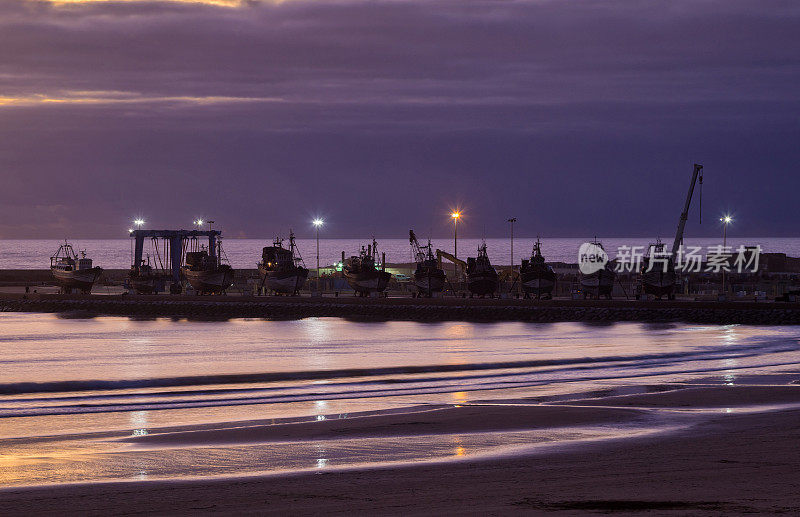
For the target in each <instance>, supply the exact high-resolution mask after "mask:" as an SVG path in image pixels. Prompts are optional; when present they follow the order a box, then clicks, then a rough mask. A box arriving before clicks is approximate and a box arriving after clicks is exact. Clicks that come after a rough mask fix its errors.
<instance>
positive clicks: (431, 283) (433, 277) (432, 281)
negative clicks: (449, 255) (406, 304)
mask: <svg viewBox="0 0 800 517" xmlns="http://www.w3.org/2000/svg"><path fill="white" fill-rule="evenodd" d="M445 281H446V275H445V273H444V271H442V270H441V269H436V270H432V271H417V272H415V273H414V287H415V288H416V289H417V292H418V293H419V294H420V295H423V296H430V295H432V294H433V293H440V292H442V291H443V290H444V284H445Z"/></svg>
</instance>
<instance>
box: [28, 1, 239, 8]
mask: <svg viewBox="0 0 800 517" xmlns="http://www.w3.org/2000/svg"><path fill="white" fill-rule="evenodd" d="M43 1H45V2H48V3H51V4H53V5H55V6H57V7H58V6H67V5H75V4H78V5H80V4H102V3H111V2H126V3H137V2H146V1H149V0H43ZM165 1H166V2H171V3H176V4H200V5H211V6H216V7H242V6H244V5H245V1H246V0H165Z"/></svg>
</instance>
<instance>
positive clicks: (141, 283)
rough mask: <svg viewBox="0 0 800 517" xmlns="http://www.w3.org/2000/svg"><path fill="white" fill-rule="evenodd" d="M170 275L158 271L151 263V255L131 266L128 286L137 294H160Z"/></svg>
mask: <svg viewBox="0 0 800 517" xmlns="http://www.w3.org/2000/svg"><path fill="white" fill-rule="evenodd" d="M167 280H168V276H167V275H166V274H165V273H163V272H158V271H157V270H155V269H153V266H151V265H150V256H149V255H148V256H147V260H146V261H145V260H142V261H141V263H140V264H139V265H138V266H136V265H133V266H131V270H130V272H129V273H128V286H129V287H130V289H132V290H133V292H135V293H136V294H158V293H159V292H161V291H163V290H164V288H165V286H166V284H167Z"/></svg>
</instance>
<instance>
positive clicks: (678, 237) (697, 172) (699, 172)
mask: <svg viewBox="0 0 800 517" xmlns="http://www.w3.org/2000/svg"><path fill="white" fill-rule="evenodd" d="M698 176H699V178H700V208H701V210H702V206H703V166H702V165H700V164H697V163H695V164H694V172H693V173H692V181H691V182H690V183H689V192H688V193H687V194H686V204H685V205H684V206H683V212H681V218H680V219H679V220H678V231H677V232H675V241H674V242H673V243H672V254H671V255H670V256H671V258H672V259H673V260H674V259H675V256H676V255H677V253H678V249H679V248H680V246H681V244H682V243H683V230H684V228H686V221H687V219H689V206H690V205H691V204H692V194H694V186H695V184H696V183H697V178H698ZM702 220H703V216H702V214H701V215H700V221H701V222H702Z"/></svg>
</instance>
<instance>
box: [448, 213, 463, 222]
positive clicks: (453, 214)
mask: <svg viewBox="0 0 800 517" xmlns="http://www.w3.org/2000/svg"><path fill="white" fill-rule="evenodd" d="M450 217H452V218H453V219H455V220H458V218H459V217H461V212H453V213H452V214H450Z"/></svg>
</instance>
